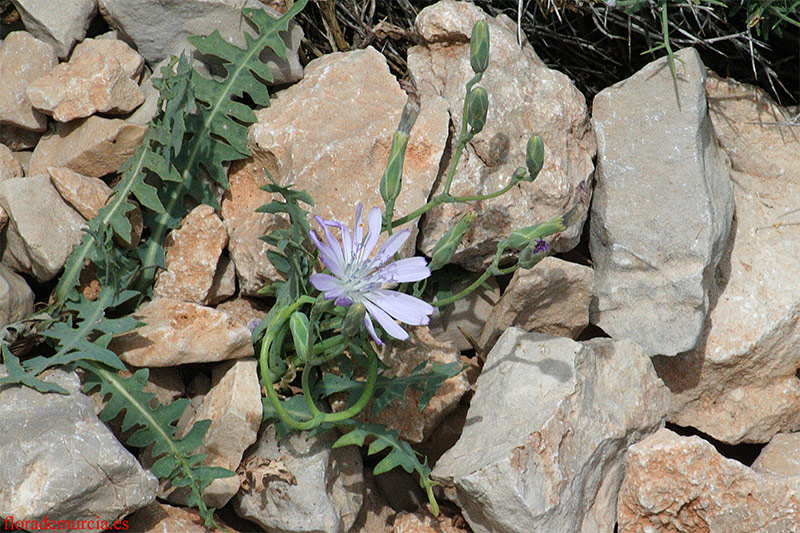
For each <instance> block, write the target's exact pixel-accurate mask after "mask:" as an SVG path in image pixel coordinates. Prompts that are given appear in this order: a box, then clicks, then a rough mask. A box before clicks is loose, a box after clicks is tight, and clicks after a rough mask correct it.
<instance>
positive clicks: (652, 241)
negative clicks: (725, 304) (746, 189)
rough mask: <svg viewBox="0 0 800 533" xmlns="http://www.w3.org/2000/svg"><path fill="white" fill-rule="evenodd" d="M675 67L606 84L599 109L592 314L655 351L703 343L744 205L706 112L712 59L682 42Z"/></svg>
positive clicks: (657, 67)
mask: <svg viewBox="0 0 800 533" xmlns="http://www.w3.org/2000/svg"><path fill="white" fill-rule="evenodd" d="M675 66H676V68H677V69H678V81H677V82H675V81H674V80H673V78H672V73H671V72H670V69H669V66H668V62H667V59H666V58H662V59H659V60H656V61H654V62H652V63H650V64H648V65H647V66H646V67H644V68H643V69H642V70H640V71H639V72H637V73H636V74H634V75H633V76H631V77H630V78H628V79H627V80H624V81H621V82H619V83H617V84H616V85H613V86H612V87H609V88H607V89H604V90H603V91H601V92H600V93H599V94H598V95H597V96H596V97H595V100H594V106H593V115H592V123H593V124H594V128H595V131H596V133H597V173H596V174H595V179H596V180H597V185H596V187H595V197H594V201H593V202H592V219H591V220H592V222H591V230H590V241H589V247H590V250H591V254H592V259H593V260H594V267H595V296H596V298H595V299H594V301H593V302H592V311H591V320H592V323H593V324H596V325H598V326H600V327H601V328H603V330H604V331H605V332H607V333H608V334H609V335H611V336H612V337H614V338H629V339H631V340H634V341H636V342H637V343H638V344H639V345H640V346H642V347H643V348H644V349H645V351H646V352H647V354H648V355H659V354H661V355H675V354H678V353H681V352H685V351H687V350H691V349H692V348H694V347H695V346H697V345H698V343H699V342H700V338H701V334H702V330H703V324H704V322H705V319H706V316H707V314H708V312H709V309H710V304H709V296H708V291H709V288H710V286H711V285H712V283H713V278H714V269H715V267H716V266H717V264H718V263H719V261H720V258H721V256H722V252H723V249H724V246H725V242H726V240H727V238H728V233H729V232H730V228H731V218H732V216H733V209H734V203H733V192H732V189H731V180H730V174H729V172H728V167H727V162H726V157H725V154H724V152H722V151H721V150H720V149H719V147H718V145H717V140H716V137H715V135H714V128H713V127H712V125H711V121H710V119H709V117H708V112H707V104H706V93H705V85H704V84H705V79H706V69H705V67H704V66H703V63H702V62H701V61H700V57H699V55H698V54H697V52H696V51H695V50H694V49H692V48H689V49H684V50H681V51H680V52H678V53H677V59H676V61H675ZM676 91H677V94H676ZM676 206H680V209H676ZM654 228H658V231H653V229H654Z"/></svg>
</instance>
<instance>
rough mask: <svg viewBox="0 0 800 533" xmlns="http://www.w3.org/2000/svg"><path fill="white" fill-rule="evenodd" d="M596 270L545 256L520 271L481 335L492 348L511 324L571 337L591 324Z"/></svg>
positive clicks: (513, 278)
mask: <svg viewBox="0 0 800 533" xmlns="http://www.w3.org/2000/svg"><path fill="white" fill-rule="evenodd" d="M593 286H594V273H593V271H592V269H591V268H589V267H585V266H582V265H578V264H576V263H569V262H567V261H563V260H561V259H557V258H555V257H546V258H544V259H543V260H542V261H541V262H540V263H539V264H538V265H536V266H535V267H534V268H532V269H530V270H517V271H516V272H515V273H514V276H513V277H512V278H511V282H510V283H509V284H508V287H506V290H505V292H504V293H503V297H502V298H501V299H500V303H498V304H497V305H496V306H495V307H494V309H493V310H492V314H491V315H489V318H488V319H487V321H486V327H485V328H484V330H483V333H482V334H481V337H480V343H479V344H480V345H481V346H482V347H483V348H484V349H487V350H488V349H490V348H491V347H492V345H493V344H494V343H495V341H496V340H497V339H498V338H500V335H501V334H502V333H503V332H504V331H505V330H506V329H507V328H508V327H509V326H516V327H518V328H520V329H523V330H525V331H537V332H539V333H547V334H549V335H555V336H559V337H570V338H572V339H574V338H576V337H577V336H578V335H580V333H581V331H583V329H584V328H585V327H586V326H587V325H588V324H589V304H590V303H591V299H592V289H593Z"/></svg>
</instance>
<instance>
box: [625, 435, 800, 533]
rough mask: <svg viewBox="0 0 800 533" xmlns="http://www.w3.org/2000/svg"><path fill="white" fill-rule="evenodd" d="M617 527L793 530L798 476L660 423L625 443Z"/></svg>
mask: <svg viewBox="0 0 800 533" xmlns="http://www.w3.org/2000/svg"><path fill="white" fill-rule="evenodd" d="M618 504H619V507H618V513H617V518H618V520H619V531H620V533H626V532H639V531H676V532H677V531H731V532H734V531H740V532H743V533H744V532H747V531H763V532H765V533H783V532H786V531H798V530H800V477H782V476H773V475H768V474H758V473H756V472H754V471H753V470H752V469H750V468H748V467H746V466H744V465H743V464H741V463H739V462H737V461H734V460H732V459H726V458H725V457H723V456H722V455H720V454H719V453H717V451H716V450H715V449H714V447H713V446H712V445H711V444H710V443H708V442H706V441H704V440H703V439H701V438H699V437H681V436H679V435H676V434H675V433H673V432H671V431H669V430H667V429H662V430H660V431H659V432H657V433H656V434H655V435H652V436H651V437H649V438H647V439H645V440H643V441H642V442H640V443H638V444H635V445H634V446H632V447H631V448H630V449H629V450H628V458H627V467H626V471H625V479H624V481H623V483H622V488H621V489H620V492H619V500H618Z"/></svg>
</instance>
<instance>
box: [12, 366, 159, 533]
mask: <svg viewBox="0 0 800 533" xmlns="http://www.w3.org/2000/svg"><path fill="white" fill-rule="evenodd" d="M0 375H6V371H5V368H4V367H0ZM45 381H48V382H50V383H55V384H57V385H59V386H61V387H63V388H64V389H66V390H67V391H68V392H69V395H61V394H42V393H40V392H38V391H35V390H33V389H30V388H28V387H19V386H8V385H3V386H0V420H2V421H3V425H2V427H3V431H2V432H0V471H2V476H0V516H4V517H7V516H13V517H14V519H15V520H37V521H41V520H44V518H45V517H47V519H48V520H56V521H57V520H87V521H88V520H98V519H99V520H106V521H108V522H109V523H112V522H114V520H117V519H119V518H122V517H124V516H126V515H127V514H129V513H131V512H133V511H135V510H136V509H139V508H140V507H143V506H145V505H147V504H149V503H150V502H151V501H153V498H154V497H155V493H156V488H157V486H158V481H157V480H156V478H155V477H154V476H153V475H152V474H151V473H150V472H147V471H145V470H143V469H142V467H141V466H140V465H139V463H138V462H137V461H136V459H135V458H134V457H133V456H132V455H131V454H130V453H129V452H128V451H127V450H126V449H125V448H123V447H122V445H120V444H119V442H117V440H116V439H115V438H114V436H113V435H112V434H111V431H109V430H108V428H107V427H106V426H105V425H103V423H102V422H100V420H98V419H97V417H96V416H95V414H94V411H93V409H92V402H91V400H90V399H89V398H87V397H86V396H85V395H83V394H82V393H81V391H80V387H81V383H80V381H79V380H78V377H77V376H76V375H75V374H74V373H73V372H69V373H67V372H64V371H62V370H58V369H56V370H53V371H51V372H50V373H49V375H47V376H46V378H45ZM73 531H81V532H88V531H97V528H96V527H95V528H94V529H91V526H87V527H84V528H76V529H74V530H73Z"/></svg>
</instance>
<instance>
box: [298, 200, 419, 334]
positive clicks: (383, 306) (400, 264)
mask: <svg viewBox="0 0 800 533" xmlns="http://www.w3.org/2000/svg"><path fill="white" fill-rule="evenodd" d="M316 219H317V222H318V223H319V225H320V226H322V230H323V231H324V233H325V241H326V243H323V242H321V241H320V240H319V239H318V238H317V236H316V234H314V232H313V231H310V232H309V234H310V236H311V240H312V241H314V244H316V245H317V248H319V257H320V259H321V260H322V262H323V264H324V265H325V266H326V267H328V270H330V271H331V274H333V275H330V274H313V275H312V276H311V278H310V281H311V284H312V285H313V286H314V287H316V288H317V289H318V290H319V291H321V292H323V293H324V294H325V299H327V300H335V303H336V305H339V306H342V307H348V306H350V305H352V304H353V303H361V304H363V305H364V307H365V308H366V310H367V312H366V313H365V314H364V326H365V327H366V328H367V331H368V332H369V334H370V336H371V337H372V338H373V339H375V342H377V343H378V344H383V342H381V340H380V339H379V338H378V335H377V334H376V333H375V327H374V326H373V324H372V319H371V318H370V317H372V318H374V319H375V320H377V321H378V324H380V325H381V327H382V328H383V329H384V330H385V331H386V333H388V334H389V335H390V336H391V337H394V338H395V339H400V340H405V339H407V338H408V333H407V332H406V331H405V330H404V329H403V328H402V327H400V325H398V324H397V323H396V322H395V319H397V320H399V321H400V322H403V323H405V324H409V325H412V326H422V325H425V324H428V322H429V321H430V314H431V313H433V306H431V305H429V304H428V303H426V302H423V301H422V300H420V299H419V298H414V297H413V296H410V295H408V294H403V293H401V292H398V291H393V290H389V289H390V288H392V287H394V286H395V284H397V283H406V282H412V281H419V280H422V279H425V278H427V277H428V276H430V275H431V271H430V269H429V268H428V265H427V262H426V261H425V258H424V257H411V258H408V259H400V260H399V261H395V262H393V263H389V264H384V263H386V262H387V261H389V260H390V259H391V258H392V256H394V254H395V253H396V252H397V251H398V250H399V249H400V247H401V246H402V245H403V243H404V242H405V241H406V239H408V236H409V234H410V233H411V232H410V231H409V230H402V231H398V232H397V233H395V234H394V235H392V236H391V237H389V238H388V239H386V242H385V243H383V246H381V248H380V250H378V253H376V254H375V256H374V257H372V258H371V259H370V258H369V255H370V254H371V253H372V250H374V249H375V245H376V244H378V237H379V236H380V233H381V210H380V209H379V208H377V207H373V208H372V209H371V210H370V212H369V214H368V215H367V234H366V235H364V224H363V223H362V221H361V204H359V205H358V208H357V209H356V222H355V227H354V228H353V233H352V234H351V233H350V230H348V229H347V227H345V225H344V224H342V223H341V222H337V221H335V220H324V219H322V218H321V217H316ZM331 228H338V229H339V231H340V232H341V243H340V242H339V241H338V240H336V238H335V237H334V236H333V234H332V233H331Z"/></svg>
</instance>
